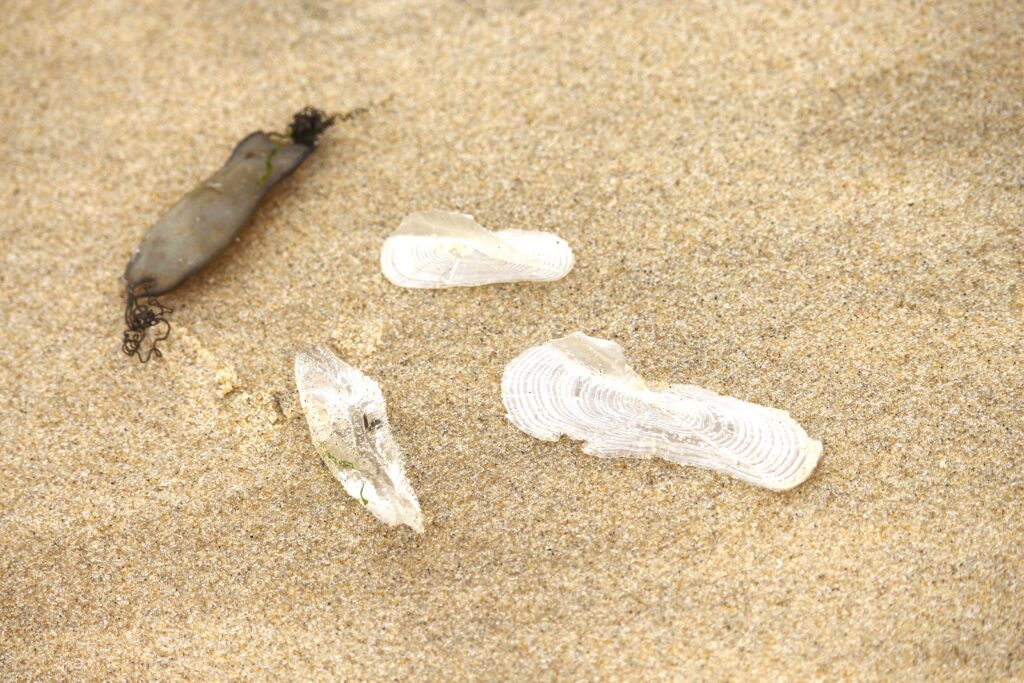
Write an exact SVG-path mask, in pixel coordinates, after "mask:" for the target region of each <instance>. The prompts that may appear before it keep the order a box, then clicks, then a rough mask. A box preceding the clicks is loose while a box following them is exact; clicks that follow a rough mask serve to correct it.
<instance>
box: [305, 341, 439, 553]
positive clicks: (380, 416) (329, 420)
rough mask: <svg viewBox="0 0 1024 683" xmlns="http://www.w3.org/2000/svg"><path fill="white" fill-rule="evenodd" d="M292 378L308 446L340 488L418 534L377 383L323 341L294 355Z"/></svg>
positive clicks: (415, 508) (418, 518)
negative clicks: (327, 346) (305, 425)
mask: <svg viewBox="0 0 1024 683" xmlns="http://www.w3.org/2000/svg"><path fill="white" fill-rule="evenodd" d="M295 383H296V384H297V385H298V387H299V400H300V401H301V403H302V410H303V411H304V412H305V413H306V422H307V423H308V424H309V433H310V435H311V436H312V437H313V445H314V446H315V447H316V450H317V452H318V453H319V454H320V458H321V459H322V460H323V461H324V464H325V465H327V469H329V470H330V471H331V474H333V475H334V477H335V478H336V479H337V480H338V481H340V482H341V484H342V486H344V487H345V491H347V492H348V494H349V495H350V496H352V497H353V498H355V499H356V500H357V501H359V503H360V504H361V505H363V506H364V507H366V508H367V509H368V510H369V511H370V512H372V513H373V515H374V516H375V517H376V518H377V519H379V520H380V521H382V522H384V523H385V524H387V525H388V526H395V525H396V524H405V525H407V526H409V527H411V528H412V529H414V530H416V531H418V532H420V533H422V532H423V513H422V512H420V504H419V501H418V500H417V499H416V494H415V493H414V492H413V490H412V486H410V484H409V481H408V480H407V479H406V478H405V467H404V462H403V459H402V452H401V450H399V448H398V444H396V443H395V440H394V437H392V435H391V427H390V426H389V425H388V413H387V406H386V405H385V403H384V395H383V393H381V390H380V385H378V384H377V383H376V382H374V381H373V380H372V379H370V378H369V377H367V376H366V375H364V374H363V373H361V372H359V371H358V370H356V369H355V368H353V367H352V366H351V365H348V364H347V363H345V362H344V361H342V360H341V359H340V358H338V357H337V356H336V355H334V353H332V352H331V350H330V349H328V348H326V347H324V346H316V347H313V348H310V349H306V350H304V351H300V352H299V353H297V354H296V355H295Z"/></svg>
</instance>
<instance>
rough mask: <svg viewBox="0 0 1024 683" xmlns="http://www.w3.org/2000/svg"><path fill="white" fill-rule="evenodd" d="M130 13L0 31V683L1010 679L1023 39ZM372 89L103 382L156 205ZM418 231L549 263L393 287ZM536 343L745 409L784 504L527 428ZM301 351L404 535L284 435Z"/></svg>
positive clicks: (812, 8)
mask: <svg viewBox="0 0 1024 683" xmlns="http://www.w3.org/2000/svg"><path fill="white" fill-rule="evenodd" d="M51 5H52V6H51ZM149 5H151V6H150V7H148V8H146V7H140V6H138V4H137V3H129V2H126V1H122V0H109V1H106V2H100V3H96V2H79V1H73V2H62V3H29V2H23V1H21V0H18V2H16V3H14V4H13V5H12V6H11V7H5V8H4V12H3V13H2V18H0V22H2V25H3V28H2V29H0V31H2V36H0V38H2V42H0V44H2V45H3V49H2V50H0V95H2V97H0V108H2V112H3V115H2V121H3V133H4V143H5V150H4V165H3V170H2V171H0V173H2V182H0V199H2V206H3V210H2V211H0V238H2V241H0V244H2V245H3V248H2V250H0V257H2V259H3V264H2V266H0V290H2V291H0V369H2V375H0V376H2V378H3V381H2V382H0V407H2V409H0V678H4V679H7V678H13V679H44V680H45V679H55V678H58V679H59V678H64V679H82V678H89V677H93V678H99V679H121V678H129V679H145V678H157V677H166V678H188V679H193V680H202V679H223V678H234V677H237V678H248V679H252V678H265V677H273V678H285V679H287V678H299V679H304V678H313V677H318V678H335V679H342V678H347V679H361V678H379V679H382V680H391V679H397V680H408V679H421V680H422V679H436V678H441V677H444V678H446V679H450V680H463V679H466V678H467V677H470V676H475V677H476V678H484V679H492V680H501V679H535V678H541V679H546V678H560V679H581V678H582V679H587V678H625V677H632V678H655V679H656V678H662V679H670V678H674V679H677V680H678V679H682V680H685V679H694V680H695V679H708V678H731V679H743V678H747V677H750V678H759V677H762V678H778V677H785V678H791V679H808V678H826V679H842V678H847V677H855V678H861V679H863V678H879V677H880V678H889V679H892V678H897V677H902V678H917V679H920V678H930V679H936V680H939V679H949V678H961V679H1008V678H1014V677H1018V678H1019V677H1020V676H1021V675H1024V671H1022V667H1024V659H1022V656H1021V652H1022V651H1024V633H1022V619H1021V607H1020V604H1021V601H1020V587H1021V585H1022V584H1024V576H1022V567H1024V528H1022V527H1024V511H1022V503H1021V501H1022V500H1024V470H1022V467H1024V465H1022V459H1021V452H1022V445H1024V444H1022V442H1021V433H1022V428H1024V425H1022V418H1021V411H1020V405H1019V398H1018V399H1015V397H1020V396H1022V395H1024V358H1022V354H1024V341H1022V332H1021V330H1022V329H1024V319H1022V307H1021V300H1022V299H1021V289H1022V287H1024V284H1022V278H1024V274H1022V270H1024V266H1022V262H1021V259H1022V256H1021V255H1022V253H1024V239H1022V236H1021V226H1022V225H1024V208H1022V207H1024V189H1022V188H1024V177H1022V171H1021V169H1022V168H1024V149H1022V146H1021V130H1022V121H1024V73H1022V71H1021V68H1020V58H1021V54H1024V42H1022V41H1024V30H1022V25H1024V17H1022V15H1021V10H1020V7H1019V5H1015V4H1014V3H1005V2H985V1H982V2H952V1H951V2H940V3H925V4H915V5H914V6H913V7H910V6H909V5H907V7H906V8H905V9H904V8H901V7H902V6H903V5H904V3H892V2H875V3H868V4H864V3H858V4H857V6H856V7H854V5H852V4H850V3H845V2H824V3H810V4H807V5H806V6H805V7H802V8H795V9H794V8H793V3H790V2H784V1H782V0H779V1H778V2H771V3H768V4H767V5H764V4H761V5H758V6H754V5H751V4H749V3H734V2H729V1H726V2H719V3H714V4H713V5H712V4H699V3H680V2H675V1H674V0H672V1H665V2H645V3H609V2H586V3H569V2H557V3H542V2H533V1H529V0H526V1H520V2H481V1H476V2H469V3H463V2H459V3H456V2H454V1H452V2H445V1H442V2H437V3H430V4H427V3H420V2H413V1H407V0H399V1H398V2H391V1H390V0H389V1H378V2H369V3H358V4H345V5H338V6H336V5H333V4H329V3H322V2H318V1H317V0H313V1H311V2H303V3H289V4H288V5H287V7H290V8H291V9H286V5H285V4H283V3H270V2H257V3H255V4H254V3H252V2H244V3H243V2H237V1H236V0H228V1H226V2H206V3H196V4H186V3H164V4H163V5H160V6H156V5H154V4H153V3H149ZM390 94H394V99H393V100H392V101H391V102H390V104H388V105H387V106H385V107H382V108H379V109H377V110H375V111H374V112H372V113H370V114H369V115H366V116H363V117H361V118H359V119H357V120H355V121H351V122H348V123H345V124H341V125H339V126H336V127H335V128H334V129H332V130H331V131H330V132H328V133H327V134H326V136H325V139H324V140H323V141H322V143H321V146H320V149H319V150H318V151H317V154H316V155H314V156H313V157H311V158H310V160H309V161H308V163H306V164H304V165H303V167H302V168H300V169H299V170H298V171H297V172H296V174H295V175H294V176H293V177H292V178H290V179H289V180H288V181H286V182H285V183H283V184H282V185H281V186H280V187H278V188H277V189H276V190H275V191H274V193H273V195H272V196H271V197H270V198H269V199H268V202H267V204H266V205H265V206H264V207H263V208H261V209H260V211H259V212H258V213H257V215H256V217H255V220H254V222H253V224H252V226H250V228H248V229H247V231H246V232H243V233H242V236H241V239H240V242H239V243H238V244H236V245H233V246H232V248H231V249H229V250H228V251H227V252H226V253H225V254H224V256H223V257H222V258H221V260H219V261H218V262H217V263H216V264H215V265H214V266H213V267H212V268H211V269H209V270H207V271H205V272H204V273H203V274H201V275H198V276H197V277H196V278H194V279H193V280H192V281H190V282H189V283H187V284H186V285H185V286H184V287H183V288H182V289H181V290H179V291H177V292H175V293H174V294H173V295H170V296H168V297H166V299H167V301H166V303H167V304H168V305H170V306H172V307H173V308H175V311H174V314H173V315H172V316H171V321H172V324H173V325H176V326H178V327H176V329H175V331H173V332H172V334H171V338H170V339H169V340H168V343H167V345H166V350H165V357H164V358H163V359H161V360H158V361H153V362H151V363H149V364H147V365H146V366H140V365H139V364H138V363H137V362H134V361H130V360H129V359H126V358H125V357H123V356H122V355H121V352H120V348H119V347H120V334H121V323H122V320H121V312H122V308H123V302H122V301H121V299H120V298H119V297H120V294H121V292H122V287H121V286H120V284H119V283H118V277H119V276H120V274H121V273H122V272H123V271H124V267H125V263H126V261H127V259H128V257H129V255H130V254H131V252H132V249H133V248H134V247H135V245H136V244H138V242H139V240H140V238H141V236H142V235H143V234H144V232H145V230H146V228H147V227H149V226H150V225H151V224H152V223H153V222H154V221H155V220H157V219H158V218H159V217H160V216H161V215H162V214H163V212H165V211H166V210H167V208H168V207H169V206H171V205H172V204H173V203H174V201H176V200H177V199H178V198H179V197H180V196H181V194H182V193H184V192H186V191H188V190H189V189H190V188H192V187H193V186H194V185H195V184H196V183H197V182H198V181H199V180H201V179H202V178H204V177H206V176H208V175H209V174H210V173H211V172H213V171H214V170H216V169H217V168H218V167H219V165H220V164H221V163H223V161H224V158H225V155H226V154H227V153H229V152H230V150H231V148H232V146H233V145H234V144H235V143H236V142H237V141H238V140H239V138H240V137H241V136H242V135H244V134H246V133H248V132H250V131H253V130H256V129H259V128H262V129H264V130H273V129H276V128H279V126H280V122H281V121H282V120H287V118H288V117H289V116H290V115H291V114H292V113H293V112H294V111H295V110H296V108H297V107H301V106H303V105H305V104H314V105H318V106H321V107H325V108H327V109H330V110H343V109H349V108H353V107H357V106H360V105H363V104H366V103H367V102H369V101H380V100H383V99H385V98H386V97H387V96H388V95H390ZM422 207H445V208H447V209H450V210H452V211H459V212H462V213H468V214H472V215H474V216H475V217H476V218H477V220H479V221H480V222H481V223H482V224H483V225H490V226H517V227H520V228H524V229H530V230H541V231H546V232H552V233H555V234H558V235H559V236H561V237H562V238H564V239H565V240H566V241H567V242H568V243H569V244H571V245H572V248H573V250H574V252H575V254H576V259H577V260H576V267H575V268H574V269H573V271H572V273H571V275H570V276H569V277H567V278H566V279H564V280H560V281H558V282H553V283H548V284H543V285H540V284H535V285H530V286H525V285H495V286H489V287H483V288H476V289H471V290H444V291H410V290H405V289H401V288H398V287H394V286H392V285H390V284H389V283H388V282H387V281H386V280H385V279H384V278H383V277H382V275H381V274H380V271H379V266H378V256H379V251H380V245H381V243H382V242H383V240H384V238H385V237H386V236H387V235H388V234H390V232H391V231H392V230H393V229H394V226H396V225H397V224H398V222H399V221H400V220H401V218H402V217H403V216H405V215H406V214H408V213H409V212H410V211H415V210H418V209H419V208H422ZM366 321H369V322H366ZM346 324H351V325H353V327H352V329H351V330H350V331H341V332H339V329H340V327H341V326H344V325H346ZM367 325H368V327H367ZM186 328H187V329H188V331H189V334H190V335H192V336H193V337H194V338H195V340H197V341H198V342H199V343H200V345H201V346H199V347H196V348H202V349H205V351H206V352H208V353H209V357H206V356H205V355H203V354H198V353H196V352H194V351H191V350H190V349H189V348H188V347H187V345H186V344H185V341H186V340H185V338H184V335H180V334H179V335H178V336H175V335H176V332H178V331H181V330H184V329H186ZM378 329H379V330H381V334H380V335H379V336H378V334H377V332H376V330H378ZM577 329H586V330H588V332H589V333H590V334H593V335H595V336H599V337H601V338H605V339H611V340H614V341H616V342H617V343H619V344H621V345H623V346H624V347H626V348H628V349H629V350H630V362H631V364H632V366H633V367H634V368H635V369H636V371H637V372H638V373H639V374H641V375H642V376H643V377H645V378H648V379H649V380H650V381H651V382H652V383H654V382H657V381H672V382H687V383H692V384H696V385H699V386H702V387H707V388H708V389H711V390H714V391H716V392H718V393H721V394H725V395H729V396H735V397H738V398H741V399H743V400H746V401H751V402H754V403H758V404H761V405H771V406H785V408H786V410H787V411H789V413H790V414H791V415H792V416H793V418H794V419H795V420H796V421H797V422H799V423H800V424H801V425H803V426H804V427H805V428H806V429H807V432H808V433H809V434H813V435H814V437H815V438H819V439H821V441H822V442H823V445H824V451H823V453H824V454H823V456H822V458H821V461H820V463H819V465H818V467H817V469H816V470H815V472H814V474H813V475H812V476H811V477H810V478H809V479H808V480H807V481H806V482H804V483H803V484H802V485H801V486H800V487H798V488H796V489H794V490H793V491H790V492H787V493H783V494H779V493H774V492H770V491H761V490H758V489H756V488H754V487H751V486H749V485H747V484H744V483H743V482H739V481H732V480H730V479H728V478H726V477H723V476H721V475H718V474H715V473H713V472H708V471H700V470H696V469H692V468H690V469H684V468H678V467H674V466H672V465H669V464H665V463H661V462H656V461H649V462H635V461H632V462H625V461H622V462H620V461H604V460H599V459H596V458H592V457H589V456H587V455H585V454H583V453H582V452H581V451H580V449H579V447H578V445H576V444H573V443H570V442H568V441H562V442H561V443H558V444H551V443H544V442H540V441H537V440H535V439H532V438H530V437H529V436H526V435H524V434H522V433H521V432H519V431H518V430H517V429H516V428H515V427H514V426H513V425H511V424H510V423H509V422H508V421H507V420H506V419H505V417H504V409H503V406H502V403H501V396H500V392H499V383H500V379H501V373H502V369H503V368H504V367H505V365H506V364H507V363H508V362H509V361H510V360H511V359H513V358H514V357H515V356H516V355H517V354H518V353H520V352H521V351H522V350H523V349H524V348H526V347H528V346H532V345H536V344H540V343H543V342H544V341H546V340H549V339H552V338H555V337H558V336H562V335H565V334H567V333H569V332H571V331H573V330H577ZM331 337H336V338H337V340H338V342H337V344H336V345H337V346H338V348H339V350H340V351H344V352H345V353H346V354H348V353H353V352H355V353H359V352H360V349H365V356H363V357H362V358H359V359H358V365H359V367H360V369H361V370H362V371H363V372H364V373H365V374H366V375H368V376H370V377H373V378H374V379H376V380H377V381H379V383H380V385H381V386H382V387H383V388H384V394H385V399H386V400H387V403H388V406H389V414H390V421H391V427H392V429H393V431H394V435H395V438H396V440H397V441H398V442H400V443H401V444H402V445H403V449H404V451H405V455H406V457H407V462H408V464H409V471H408V476H409V479H410V480H411V481H414V482H415V484H416V491H417V493H418V494H419V497H420V502H421V504H422V506H423V510H424V511H425V512H427V513H428V518H429V519H428V526H427V529H426V532H425V533H424V534H423V535H417V534H414V533H412V532H410V531H408V530H392V531H388V530H386V529H384V528H382V526H381V525H380V524H379V523H378V522H377V521H376V520H374V519H373V518H372V517H371V516H370V515H367V514H364V513H362V511H361V510H358V509H357V508H356V506H357V505H358V503H357V502H356V501H354V500H352V499H351V498H350V497H349V496H347V495H346V494H345V493H344V492H343V491H342V490H340V488H339V486H338V484H337V482H336V481H335V480H334V479H333V478H332V477H331V475H330V473H329V472H328V471H327V469H326V468H325V467H323V466H322V464H321V463H320V462H319V458H318V457H317V455H316V452H315V451H314V449H313V447H312V444H311V443H310V439H309V433H308V430H307V428H306V425H305V423H304V420H303V417H302V411H301V408H299V406H298V402H297V395H296V393H295V387H294V384H293V380H292V377H291V364H292V359H293V357H294V354H295V351H296V350H297V349H298V348H300V347H301V346H303V345H305V344H307V343H318V342H323V341H325V340H327V339H329V338H331ZM353 362H356V361H355V359H353ZM227 367H230V368H231V369H232V371H233V372H234V373H235V375H236V376H237V381H235V380H234V379H232V380H231V384H232V385H237V386H238V387H241V389H239V390H237V391H234V392H232V393H229V394H228V395H226V396H224V397H221V396H219V395H218V380H217V377H216V374H217V372H218V370H220V369H222V368H227Z"/></svg>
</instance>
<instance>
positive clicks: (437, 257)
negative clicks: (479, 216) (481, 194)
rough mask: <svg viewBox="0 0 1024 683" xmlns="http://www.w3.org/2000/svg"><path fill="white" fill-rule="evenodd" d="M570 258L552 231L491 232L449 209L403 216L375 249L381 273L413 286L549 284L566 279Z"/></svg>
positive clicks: (432, 287) (564, 244)
mask: <svg viewBox="0 0 1024 683" xmlns="http://www.w3.org/2000/svg"><path fill="white" fill-rule="evenodd" d="M573 262H574V258H573V253H572V249H571V248H569V244H568V243H567V242H566V241H565V240H563V239H562V238H560V237H558V236H557V235H553V234H551V233H549V232H537V231H534V230H498V231H491V230H487V229H485V228H484V227H482V226H481V225H480V224H479V223H477V222H476V221H475V220H473V217H472V216H470V215H468V214H464V213H452V212H449V211H427V212H424V213H413V214H410V215H408V216H406V217H405V219H403V220H402V222H401V224H400V225H399V226H398V229H397V230H396V231H395V232H394V233H392V235H391V236H390V237H388V238H387V240H385V241H384V246H383V247H382V248H381V252H380V267H381V270H382V271H384V277H386V278H387V279H388V280H390V281H391V282H393V283H394V284H396V285H398V286H399V287H411V288H417V289H438V288H446V287H475V286H477V285H488V284H496V283H499V282H526V281H534V282H548V281H552V280H559V279H561V278H563V277H565V275H566V274H567V273H568V272H569V271H570V270H572V266H573Z"/></svg>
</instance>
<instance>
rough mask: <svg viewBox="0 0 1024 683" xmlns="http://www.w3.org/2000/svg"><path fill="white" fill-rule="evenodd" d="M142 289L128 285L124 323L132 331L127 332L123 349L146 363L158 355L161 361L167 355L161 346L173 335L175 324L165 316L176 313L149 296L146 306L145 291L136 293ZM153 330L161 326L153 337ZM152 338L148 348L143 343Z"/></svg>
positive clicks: (122, 342) (123, 341) (127, 330)
mask: <svg viewBox="0 0 1024 683" xmlns="http://www.w3.org/2000/svg"><path fill="white" fill-rule="evenodd" d="M136 289H138V286H136V287H132V286H131V285H128V286H127V287H126V288H125V297H126V301H125V307H124V324H125V326H126V327H127V328H128V329H126V330H125V331H124V338H123V339H122V341H121V350H122V351H124V353H125V355H127V356H138V357H139V362H141V363H145V362H147V361H149V359H150V358H152V357H153V356H156V357H157V358H160V357H161V356H163V354H162V353H161V352H160V349H158V348H157V344H159V343H160V342H162V341H163V340H165V339H167V337H169V336H170V335H171V323H169V322H168V321H167V318H165V317H164V316H165V315H166V314H168V313H173V312H174V309H173V308H168V307H167V306H164V305H163V304H162V303H160V302H159V301H157V299H156V297H149V299H148V300H147V301H146V303H142V301H141V298H142V297H144V296H145V295H146V291H145V289H148V286H146V287H145V288H144V289H143V291H141V292H138V293H137V292H136V291H135V290H136ZM151 327H159V328H160V330H159V332H158V333H155V334H152V335H151V334H149V333H148V330H149V328H151ZM147 336H148V337H150V343H149V344H148V345H147V346H146V347H145V348H144V345H143V342H144V341H145V340H146V337H147Z"/></svg>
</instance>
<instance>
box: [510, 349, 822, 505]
mask: <svg viewBox="0 0 1024 683" xmlns="http://www.w3.org/2000/svg"><path fill="white" fill-rule="evenodd" d="M501 397H502V401H503V402H504V404H505V409H506V410H507V411H508V419H509V420H510V421H511V422H512V424H514V425H515V426H516V427H518V428H519V429H521V430H522V431H524V432H526V433H527V434H529V435H531V436H533V437H536V438H538V439H543V440H545V441H557V440H558V439H559V438H560V437H561V436H562V435H563V434H564V435H566V436H568V437H569V438H570V439H574V440H577V441H584V445H583V452H584V453H588V454H590V455H596V456H600V457H632V458H648V457H652V456H657V457H660V458H663V459H665V460H668V461H669V462H673V463H676V464H679V465H694V466H697V467H705V468H708V469H712V470H717V471H719V472H724V473H726V474H730V475H732V476H734V477H737V478H739V479H742V480H744V481H747V482H750V483H751V484H756V485H758V486H763V487H766V488H769V489H774V490H779V491H781V490H785V489H791V488H793V487H794V486H797V485H798V484H800V483H801V482H803V481H804V480H805V479H807V477H809V476H810V474H811V472H812V471H814V468H815V466H816V465H817V464H818V458H819V457H820V455H821V442H819V441H816V440H814V439H811V438H810V437H808V436H807V432H805V431H804V429H803V428H802V427H801V426H800V425H799V424H797V423H796V422H795V421H794V420H793V419H792V418H791V417H790V416H789V413H787V412H785V411H782V410H776V409H774V408H767V407H765V406H760V405H757V404H754V403H748V402H746V401H741V400H739V399H736V398H731V397H729V396H721V395H719V394H716V393H715V392H713V391H709V390H708V389H702V388H701V387H697V386H693V385H688V384H672V385H668V386H666V387H664V388H652V387H650V386H648V385H647V384H646V383H645V382H644V380H643V379H642V378H641V377H640V376H639V375H638V374H636V372H634V371H633V369H632V368H631V367H630V366H629V364H628V363H627V362H626V357H625V355H624V354H623V352H622V348H621V347H620V346H619V345H618V344H616V343H615V342H612V341H608V340H605V339H597V338H595V337H588V336H587V335H585V334H583V333H582V332H576V333H574V334H570V335H568V336H566V337H562V338H560V339H555V340H553V341H550V342H548V343H547V344H542V345H540V346H535V347H532V348H530V349H527V350H526V351H525V352H523V353H522V354H521V355H520V356H518V357H517V358H515V359H514V360H513V361H512V362H510V363H509V364H508V366H506V368H505V372H504V375H503V376H502V379H501Z"/></svg>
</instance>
